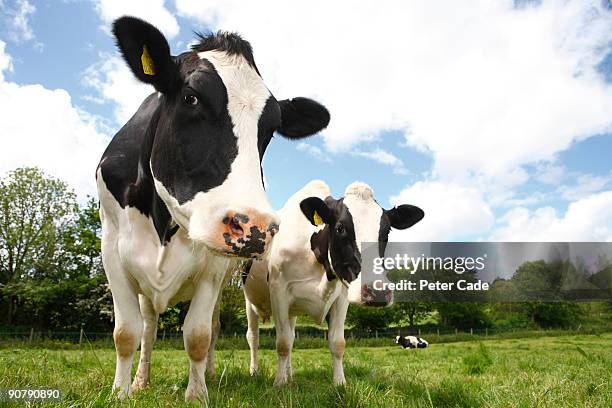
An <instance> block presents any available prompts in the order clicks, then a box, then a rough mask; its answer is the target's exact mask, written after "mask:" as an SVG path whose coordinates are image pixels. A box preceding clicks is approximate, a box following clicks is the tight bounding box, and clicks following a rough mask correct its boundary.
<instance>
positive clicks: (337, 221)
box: [300, 197, 361, 283]
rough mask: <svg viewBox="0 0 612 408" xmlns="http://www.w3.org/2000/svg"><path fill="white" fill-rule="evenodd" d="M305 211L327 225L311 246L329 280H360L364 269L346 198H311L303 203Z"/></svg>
mask: <svg viewBox="0 0 612 408" xmlns="http://www.w3.org/2000/svg"><path fill="white" fill-rule="evenodd" d="M300 209H301V210H302V213H304V215H305V216H306V218H308V220H309V221H310V222H311V223H312V224H313V225H316V226H323V229H321V230H319V231H317V232H316V233H315V234H313V235H312V237H311V248H312V250H313V252H314V254H315V256H316V258H317V260H318V261H319V263H321V264H323V266H324V267H325V272H326V274H327V278H328V279H329V280H332V279H335V278H339V279H341V280H342V281H344V282H349V283H350V282H352V281H354V280H355V279H357V276H358V275H359V271H360V270H361V253H360V252H359V248H358V247H357V241H356V238H355V224H354V222H353V217H352V215H351V213H350V211H349V210H348V208H347V207H346V205H344V203H343V200H342V199H340V200H336V199H334V198H333V197H327V198H326V199H325V200H321V199H320V198H318V197H309V198H306V199H305V200H303V201H302V202H301V203H300Z"/></svg>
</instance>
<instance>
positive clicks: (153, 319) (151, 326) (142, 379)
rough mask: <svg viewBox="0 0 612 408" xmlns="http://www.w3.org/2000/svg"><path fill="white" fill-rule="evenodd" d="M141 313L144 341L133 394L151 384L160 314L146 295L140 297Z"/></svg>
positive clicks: (133, 384) (133, 385)
mask: <svg viewBox="0 0 612 408" xmlns="http://www.w3.org/2000/svg"><path fill="white" fill-rule="evenodd" d="M138 301H139V303H140V313H141V314H142V320H143V331H142V341H141V343H140V360H139V361H138V370H137V371H136V376H135V377H134V382H133V383H132V392H136V391H139V390H141V389H143V388H145V387H146V386H147V385H148V384H149V375H150V370H151V352H152V351H153V345H154V344H155V339H156V338H157V321H158V319H159V314H157V313H156V312H155V309H154V308H153V304H152V303H151V301H150V300H149V299H148V298H147V297H145V296H144V295H139V296H138Z"/></svg>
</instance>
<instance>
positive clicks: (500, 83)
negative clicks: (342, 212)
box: [176, 0, 612, 180]
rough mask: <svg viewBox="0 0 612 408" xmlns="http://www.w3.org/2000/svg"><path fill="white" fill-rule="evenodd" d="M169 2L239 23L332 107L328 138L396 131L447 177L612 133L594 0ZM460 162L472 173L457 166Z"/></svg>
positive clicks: (275, 64)
mask: <svg viewBox="0 0 612 408" xmlns="http://www.w3.org/2000/svg"><path fill="white" fill-rule="evenodd" d="M176 8H177V11H178V12H179V13H180V14H182V15H183V16H187V17H191V18H194V19H197V20H199V21H201V22H203V23H205V24H207V25H212V26H214V27H216V28H221V29H226V30H235V31H239V32H241V33H242V34H243V35H244V36H245V38H247V39H248V40H249V41H250V42H251V43H252V44H253V46H254V50H255V54H256V57H257V63H258V65H259V67H260V71H261V72H262V74H263V76H264V79H266V81H267V82H268V85H269V86H270V89H272V91H273V92H274V93H275V94H276V95H277V96H278V97H280V98H286V97H291V96H297V95H300V94H302V95H307V96H312V97H316V98H319V99H320V100H321V101H322V102H324V103H325V104H326V105H327V106H328V107H329V109H330V112H331V114H332V121H331V123H330V126H329V128H328V129H327V130H326V131H324V132H323V135H324V138H325V140H326V143H327V145H328V147H330V148H331V149H338V150H342V149H350V148H351V146H352V145H353V144H355V143H357V142H359V141H363V140H369V139H373V138H376V137H377V135H378V134H379V133H380V132H381V131H383V130H389V129H399V130H404V131H405V135H406V138H407V141H408V142H409V144H411V145H414V146H419V147H420V148H426V149H428V150H429V151H431V153H432V154H433V156H434V159H435V165H434V173H433V174H434V175H435V176H436V177H440V178H441V179H444V180H451V179H455V178H457V177H468V178H469V177H471V176H470V173H479V174H484V175H486V176H487V177H489V179H490V180H499V179H501V178H504V177H505V176H506V174H507V173H508V172H509V171H513V170H514V169H516V168H517V167H519V166H521V165H524V164H527V163H534V162H539V161H541V160H550V159H551V158H552V157H553V156H554V154H555V153H556V152H559V151H561V150H564V149H566V148H568V146H570V144H571V143H572V142H573V141H576V140H581V139H584V138H587V137H589V136H591V135H593V134H596V133H602V132H605V131H610V130H612V116H611V115H610V112H611V111H612V87H611V86H610V85H606V84H605V83H604V81H603V79H602V78H601V76H600V75H599V74H598V73H597V72H596V70H595V66H596V65H597V64H598V63H599V62H600V61H601V59H602V58H603V56H604V55H605V53H606V52H607V51H609V49H610V45H609V44H610V41H612V13H610V12H609V11H607V10H604V9H603V7H602V5H601V1H599V0H591V1H584V0H575V1H560V0H549V1H543V2H542V4H541V5H540V6H538V7H521V8H520V9H516V8H514V7H513V1H511V0H505V1H495V2H490V1H484V0H482V1H474V2H469V3H467V4H466V3H465V2H456V1H447V2H439V1H438V2H400V1H397V2H383V3H380V2H369V3H365V2H359V3H355V2H351V3H350V5H348V4H347V3H346V2H328V1H322V0H321V1H310V2H302V3H295V2H286V1H280V0H277V1H270V2H265V3H261V2H238V1H231V0H223V1H221V0H210V1H206V2H200V1H196V0H176ZM466 173H467V175H466Z"/></svg>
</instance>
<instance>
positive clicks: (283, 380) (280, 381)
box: [274, 376, 287, 387]
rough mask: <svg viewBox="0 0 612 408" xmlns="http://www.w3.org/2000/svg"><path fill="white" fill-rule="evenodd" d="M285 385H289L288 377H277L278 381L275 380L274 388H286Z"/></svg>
mask: <svg viewBox="0 0 612 408" xmlns="http://www.w3.org/2000/svg"><path fill="white" fill-rule="evenodd" d="M285 385H287V377H286V376H282V377H278V376H277V377H276V379H275V380H274V386H275V387H284V386H285Z"/></svg>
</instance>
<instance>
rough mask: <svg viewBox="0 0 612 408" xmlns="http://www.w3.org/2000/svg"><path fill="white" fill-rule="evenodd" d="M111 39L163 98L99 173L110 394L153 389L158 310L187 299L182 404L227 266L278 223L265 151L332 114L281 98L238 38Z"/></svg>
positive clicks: (192, 389) (261, 245) (131, 124)
mask: <svg viewBox="0 0 612 408" xmlns="http://www.w3.org/2000/svg"><path fill="white" fill-rule="evenodd" d="M113 33H114V35H115V37H116V39H117V44H118V47H119V49H120V50H121V52H122V54H123V57H124V58H125V60H126V62H127V64H128V65H129V67H130V68H131V70H132V72H133V73H134V75H135V76H136V77H137V78H138V79H140V80H141V81H143V82H145V83H148V84H151V85H153V86H154V87H155V89H156V91H157V92H156V93H154V94H152V95H150V96H149V97H148V98H146V99H145V101H144V102H143V103H142V105H141V106H140V108H139V109H138V111H137V112H136V114H135V115H134V116H133V117H132V118H131V119H130V120H129V121H128V122H127V123H126V124H125V125H124V126H123V128H122V129H121V130H120V131H119V132H118V133H117V134H116V135H115V137H114V138H113V140H112V141H111V143H110V144H109V146H108V148H107V149H106V151H105V152H104V155H103V156H102V159H101V161H100V164H99V166H98V169H97V173H96V180H97V186H98V192H99V197H100V217H101V220H102V258H103V262H104V269H105V271H106V275H107V277H108V281H109V283H110V288H111V291H112V294H113V303H114V311H115V330H114V340H115V348H116V350H117V366H116V372H115V379H114V382H113V389H115V390H117V391H118V393H119V396H120V397H123V396H125V395H129V394H130V393H131V390H132V389H134V390H137V389H140V388H142V387H144V386H146V385H147V383H148V381H149V367H150V361H151V349H152V347H153V342H154V339H155V333H156V330H157V320H158V316H159V313H162V312H163V311H164V310H165V309H166V308H167V307H168V305H171V304H173V303H176V302H178V301H181V300H188V299H191V305H190V307H189V312H188V313H187V316H186V317H185V322H184V325H183V332H184V340H185V349H186V350H187V353H188V355H189V359H190V365H191V367H190V370H189V384H188V386H187V390H186V394H185V398H186V399H187V400H194V399H199V398H204V397H206V395H207V390H206V384H205V380H204V374H205V370H208V371H213V370H214V362H213V355H212V354H209V348H210V349H211V350H212V349H214V347H213V346H214V341H215V339H216V336H217V333H218V313H219V310H218V308H219V297H220V295H219V293H220V291H221V289H222V286H223V284H224V282H226V280H227V276H228V273H227V271H228V270H229V269H230V268H234V266H235V265H234V264H235V263H236V262H237V261H236V260H237V259H244V258H258V257H262V256H263V255H264V253H265V252H266V251H267V250H268V247H269V246H270V242H271V240H272V237H273V236H274V235H275V233H276V232H277V231H278V228H279V221H278V218H277V217H276V215H275V214H274V213H273V211H272V208H271V206H270V204H269V202H268V200H267V197H266V194H265V192H264V186H263V181H262V170H261V160H262V157H263V155H264V152H265V150H266V147H267V145H268V143H269V142H270V140H271V138H272V135H273V133H274V132H278V133H280V134H281V135H283V136H285V137H287V138H289V139H299V138H302V137H306V136H308V135H311V134H314V133H316V132H318V131H319V130H321V129H323V128H324V127H325V126H327V124H328V122H329V113H328V112H327V110H326V109H325V108H324V107H323V106H321V105H320V104H318V103H317V102H315V101H312V100H310V99H306V98H295V99H293V100H281V101H277V100H276V99H275V98H274V96H273V95H272V94H271V93H270V91H269V90H268V88H266V85H265V84H264V82H263V80H262V78H261V76H260V75H259V72H258V70H257V67H256V65H255V61H254V59H253V54H252V51H251V47H250V45H249V43H248V42H246V41H244V40H243V39H241V38H240V37H239V36H238V35H236V34H232V33H224V32H220V33H217V34H211V35H206V36H199V42H198V43H197V44H195V45H194V46H193V47H192V50H191V51H189V52H185V53H183V54H180V55H178V56H173V55H171V54H170V48H169V46H168V43H167V41H166V39H165V38H164V36H163V35H162V34H161V33H160V32H159V31H158V30H157V29H156V28H155V27H153V26H152V25H150V24H148V23H146V22H144V21H142V20H139V19H136V18H133V17H122V18H120V19H118V20H117V21H115V23H114V25H113ZM141 339H142V345H141V354H140V362H139V365H138V371H137V373H136V376H135V378H134V383H133V385H132V388H130V376H131V367H132V360H133V357H134V353H135V351H136V349H137V347H138V344H139V343H140V341H141Z"/></svg>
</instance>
